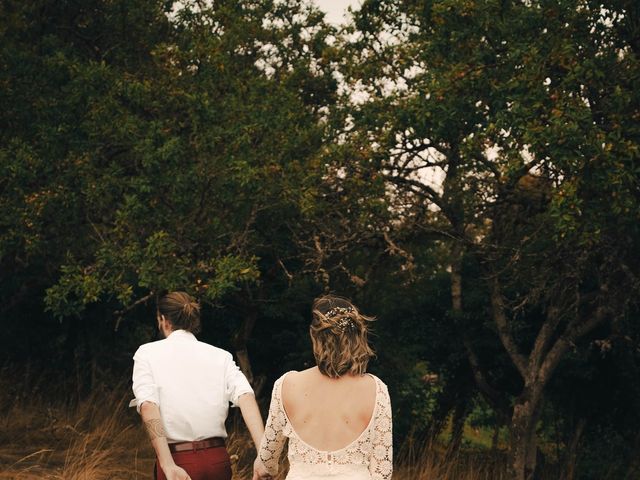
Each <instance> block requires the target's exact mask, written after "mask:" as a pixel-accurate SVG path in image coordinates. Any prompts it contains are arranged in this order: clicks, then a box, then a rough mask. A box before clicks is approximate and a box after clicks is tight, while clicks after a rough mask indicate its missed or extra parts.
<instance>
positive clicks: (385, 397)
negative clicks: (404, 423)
mask: <svg viewBox="0 0 640 480" xmlns="http://www.w3.org/2000/svg"><path fill="white" fill-rule="evenodd" d="M378 382H379V383H378V388H379V389H380V391H379V394H378V399H379V400H378V404H377V406H376V410H377V411H376V419H375V422H376V423H375V427H374V430H373V445H372V447H373V448H372V450H371V458H370V459H369V474H370V475H371V478H372V480H389V479H390V478H391V474H392V473H393V437H392V418H391V400H390V398H389V392H388V390H387V386H386V385H385V384H384V383H382V382H381V381H380V380H378Z"/></svg>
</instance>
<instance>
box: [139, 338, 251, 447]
mask: <svg viewBox="0 0 640 480" xmlns="http://www.w3.org/2000/svg"><path fill="white" fill-rule="evenodd" d="M133 361H134V363H133V393H134V395H135V397H136V405H137V409H138V412H140V406H141V405H142V403H143V402H153V403H155V404H156V405H158V407H159V408H160V416H161V417H162V422H163V423H164V427H165V431H166V433H167V441H169V442H170V443H171V442H193V441H197V440H203V439H205V438H209V437H223V438H226V436H227V431H226V429H225V427H224V422H225V420H226V419H227V414H228V413H229V402H231V403H233V404H234V406H235V404H237V401H238V398H239V397H240V396H241V395H243V394H245V393H253V390H252V389H251V386H250V385H249V382H248V381H247V379H246V377H245V376H244V375H243V373H242V372H241V371H240V369H239V368H238V366H237V365H236V363H235V362H234V361H233V357H232V356H231V354H230V353H229V352H227V351H225V350H222V349H220V348H217V347H214V346H212V345H209V344H207V343H203V342H200V341H198V340H197V339H196V337H195V336H193V334H192V333H189V332H187V331H185V330H175V331H174V332H172V333H171V334H170V335H169V336H168V337H167V338H165V339H164V340H159V341H157V342H151V343H146V344H144V345H142V346H140V348H138V350H137V351H136V353H135V355H134V356H133Z"/></svg>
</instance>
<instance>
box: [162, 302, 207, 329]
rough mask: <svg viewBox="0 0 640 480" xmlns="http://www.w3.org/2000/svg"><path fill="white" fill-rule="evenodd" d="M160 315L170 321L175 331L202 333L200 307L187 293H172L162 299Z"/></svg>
mask: <svg viewBox="0 0 640 480" xmlns="http://www.w3.org/2000/svg"><path fill="white" fill-rule="evenodd" d="M158 313H159V314H161V315H163V316H164V317H165V318H166V319H167V320H168V321H169V323H170V324H171V326H172V327H173V329H174V330H186V331H187V332H191V333H198V332H199V331H200V305H199V304H198V302H197V301H196V300H195V299H194V298H193V297H192V296H191V295H189V294H188V293H186V292H170V293H167V294H166V295H163V296H162V297H160V299H159V300H158Z"/></svg>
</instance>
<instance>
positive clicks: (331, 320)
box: [309, 295, 374, 378]
mask: <svg viewBox="0 0 640 480" xmlns="http://www.w3.org/2000/svg"><path fill="white" fill-rule="evenodd" d="M311 316H312V320H311V325H310V327H309V333H310V335H311V344H312V346H313V355H314V356H315V359H316V363H317V365H318V369H319V370H320V372H321V373H322V374H323V375H326V376H328V377H331V378H338V377H341V376H342V375H344V374H346V373H349V374H353V375H364V374H365V373H366V371H367V365H368V363H369V359H370V358H371V357H373V355H374V352H373V350H372V349H371V347H370V346H369V341H368V326H367V324H368V323H369V322H370V321H372V320H373V317H368V316H365V315H363V314H361V313H360V312H359V311H358V309H357V308H356V307H355V306H354V305H353V304H352V303H351V302H350V301H349V300H347V299H346V298H342V297H338V296H335V295H324V296H322V297H318V298H316V299H315V300H314V302H313V307H312V309H311Z"/></svg>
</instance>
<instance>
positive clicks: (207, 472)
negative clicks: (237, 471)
mask: <svg viewBox="0 0 640 480" xmlns="http://www.w3.org/2000/svg"><path fill="white" fill-rule="evenodd" d="M171 455H172V456H173V460H174V461H175V462H176V465H178V466H179V467H182V468H184V469H185V470H186V472H187V473H188V474H189V476H190V477H191V480H231V459H230V458H229V453H228V452H227V449H226V448H225V447H213V448H205V449H203V450H196V451H192V450H189V451H186V452H176V453H172V454H171ZM154 478H155V479H156V480H167V477H165V475H164V472H163V471H162V469H161V468H160V465H158V462H157V461H156V465H155V468H154Z"/></svg>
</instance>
